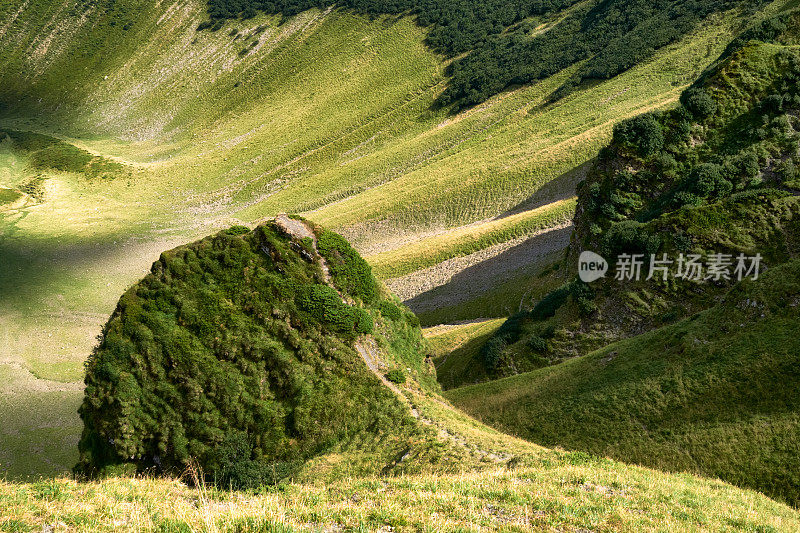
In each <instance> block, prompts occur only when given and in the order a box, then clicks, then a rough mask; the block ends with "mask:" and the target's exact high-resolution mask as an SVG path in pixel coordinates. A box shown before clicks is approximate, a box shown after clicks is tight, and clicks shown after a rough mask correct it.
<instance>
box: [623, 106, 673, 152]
mask: <svg viewBox="0 0 800 533" xmlns="http://www.w3.org/2000/svg"><path fill="white" fill-rule="evenodd" d="M614 142H616V143H618V144H619V145H621V146H624V147H626V148H629V149H631V150H632V151H633V152H634V153H636V154H638V155H640V156H642V157H648V156H651V155H654V154H656V153H658V152H659V151H660V150H661V149H662V148H663V147H664V132H663V131H662V129H661V124H660V123H659V121H658V120H657V119H656V117H655V116H654V115H652V114H650V113H648V114H645V115H639V116H638V117H634V118H631V119H628V120H624V121H622V122H620V123H619V124H617V125H616V126H614Z"/></svg>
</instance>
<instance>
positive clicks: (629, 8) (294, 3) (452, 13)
mask: <svg viewBox="0 0 800 533" xmlns="http://www.w3.org/2000/svg"><path fill="white" fill-rule="evenodd" d="M763 1H764V0H759V1H758V2H740V1H737V0H725V1H722V2H720V1H713V0H691V1H689V0H681V1H678V2H675V1H667V0H662V1H658V2H652V1H648V0H610V1H605V2H600V1H588V2H578V1H577V0H544V1H538V2H522V1H518V0H517V1H514V2H508V1H502V0H494V1H492V2H488V3H487V2H479V1H477V0H458V1H455V2H454V1H453V0H390V1H377V2H375V1H371V2H366V1H363V0H345V1H342V2H339V5H341V6H343V7H348V8H351V9H355V10H357V11H360V12H364V13H368V14H373V15H377V14H398V13H412V14H414V15H415V16H416V17H417V21H418V22H419V24H420V25H422V26H426V27H430V30H429V33H428V36H427V43H428V44H429V45H430V46H431V47H432V48H433V49H434V50H436V51H437V52H441V53H443V54H446V55H448V56H450V57H455V56H460V55H462V54H464V53H467V54H466V56H464V57H459V58H458V59H456V60H455V61H454V62H453V63H452V64H451V66H450V68H449V72H448V73H449V74H450V76H451V79H450V83H449V86H448V87H447V89H446V90H445V91H444V93H443V94H442V95H441V96H440V97H439V98H438V100H437V103H438V104H440V105H451V104H454V105H455V107H456V109H460V108H463V107H467V106H471V105H475V104H478V103H481V102H483V101H485V100H486V99H487V98H489V97H490V96H493V95H495V94H497V93H499V92H501V91H503V90H504V89H506V88H508V87H509V86H511V85H514V84H520V83H530V82H534V81H538V80H542V79H545V78H548V77H550V76H553V75H555V74H557V73H558V72H561V71H563V70H564V69H567V68H569V67H571V66H573V65H576V64H579V63H582V64H581V65H580V67H579V68H578V70H577V71H576V72H575V73H574V74H573V75H572V77H571V78H570V79H569V80H568V81H567V82H566V83H565V84H563V85H562V86H561V87H560V88H559V89H558V91H557V92H556V95H558V96H563V95H564V94H566V93H567V92H568V91H570V90H572V89H573V88H575V87H577V86H579V85H580V84H581V83H582V82H584V81H585V80H597V79H608V78H611V77H613V76H616V75H618V74H620V73H621V72H623V71H625V70H628V69H630V68H631V67H633V66H635V65H637V64H639V63H640V62H642V61H644V60H647V59H649V58H650V57H651V56H652V55H653V53H654V52H655V51H656V50H658V49H659V48H662V47H664V46H666V45H668V44H671V43H673V42H675V41H677V40H679V39H680V38H681V37H683V36H684V35H686V34H687V33H689V32H690V31H691V30H693V29H694V28H695V26H696V25H697V24H698V23H699V22H701V21H702V20H703V19H705V18H706V17H708V16H709V15H711V14H713V13H717V12H721V11H725V10H729V9H733V8H735V7H737V6H745V7H746V8H749V9H750V10H751V11H754V10H755V9H756V8H757V7H758V6H759V5H760V4H761V3H763ZM208 5H209V15H210V16H211V17H212V19H214V20H215V21H216V22H209V23H206V24H203V25H201V26H200V29H205V28H206V27H212V28H214V29H219V28H220V27H221V25H222V24H221V21H222V19H225V18H231V17H236V16H237V15H241V16H242V17H243V18H245V19H247V18H251V17H253V16H255V13H256V10H264V11H267V12H268V13H281V14H283V15H284V16H291V15H296V14H297V13H300V12H302V11H304V10H307V9H309V8H312V7H316V8H324V7H325V6H327V5H330V1H329V0H277V1H274V2H273V1H262V0H209V3H208ZM543 26H544V29H543Z"/></svg>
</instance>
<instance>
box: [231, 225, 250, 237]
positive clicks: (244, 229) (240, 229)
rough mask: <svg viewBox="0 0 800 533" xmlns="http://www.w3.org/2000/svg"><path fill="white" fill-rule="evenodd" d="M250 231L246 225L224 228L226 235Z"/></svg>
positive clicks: (243, 233)
mask: <svg viewBox="0 0 800 533" xmlns="http://www.w3.org/2000/svg"><path fill="white" fill-rule="evenodd" d="M248 233H250V228H248V227H247V226H231V227H230V228H228V229H226V230H225V234H226V235H232V236H235V235H246V234H248Z"/></svg>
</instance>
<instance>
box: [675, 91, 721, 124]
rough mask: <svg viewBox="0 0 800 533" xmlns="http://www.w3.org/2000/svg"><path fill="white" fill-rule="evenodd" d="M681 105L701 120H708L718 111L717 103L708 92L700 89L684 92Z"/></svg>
mask: <svg viewBox="0 0 800 533" xmlns="http://www.w3.org/2000/svg"><path fill="white" fill-rule="evenodd" d="M681 104H683V107H685V108H686V110H687V111H689V113H691V114H692V115H693V116H694V117H695V118H697V119H699V120H703V119H706V118H708V117H710V116H711V115H713V114H714V113H716V111H717V102H716V101H714V98H713V97H712V96H711V94H709V92H708V91H707V90H705V89H703V88H700V87H692V88H690V89H687V90H686V91H684V92H683V94H682V95H681Z"/></svg>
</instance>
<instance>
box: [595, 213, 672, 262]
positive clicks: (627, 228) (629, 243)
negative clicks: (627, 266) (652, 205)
mask: <svg viewBox="0 0 800 533" xmlns="http://www.w3.org/2000/svg"><path fill="white" fill-rule="evenodd" d="M660 246H661V238H660V237H659V236H658V235H653V234H651V233H650V232H649V230H648V229H647V228H646V226H644V224H641V223H639V222H636V221H634V220H624V221H622V222H619V223H617V224H614V225H613V226H611V227H610V228H609V229H608V231H606V234H605V236H604V237H603V241H602V243H601V248H602V250H603V253H604V255H605V256H606V257H608V258H609V260H610V258H613V257H616V256H618V255H619V254H623V253H628V254H645V255H646V256H649V255H650V254H654V253H656V252H657V251H658V249H659V247H660Z"/></svg>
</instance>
